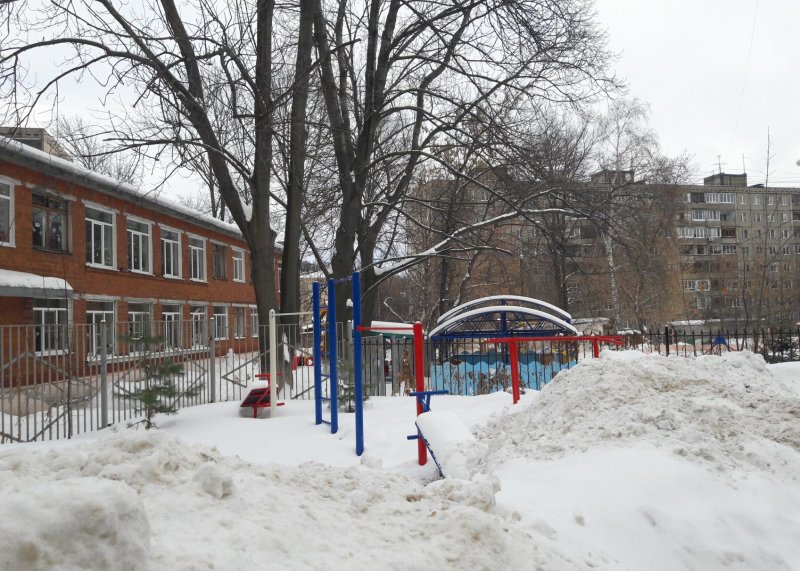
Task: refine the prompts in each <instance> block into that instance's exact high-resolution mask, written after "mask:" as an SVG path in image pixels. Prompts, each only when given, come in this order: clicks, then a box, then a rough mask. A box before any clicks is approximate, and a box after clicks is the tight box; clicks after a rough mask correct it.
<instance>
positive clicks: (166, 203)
mask: <svg viewBox="0 0 800 571" xmlns="http://www.w3.org/2000/svg"><path fill="white" fill-rule="evenodd" d="M0 159H4V160H7V161H9V162H12V163H15V164H20V165H22V166H27V167H31V166H33V167H37V168H40V169H44V170H46V172H47V173H48V174H52V175H53V176H56V177H58V178H61V179H63V180H66V181H68V182H73V183H76V184H80V185H82V186H86V187H88V188H91V189H93V190H96V191H98V192H102V193H104V194H108V195H111V196H115V197H119V198H122V199H124V200H129V201H130V202H133V203H136V204H147V205H148V206H150V207H155V209H157V210H161V211H164V212H166V213H168V214H171V215H173V216H175V217H177V218H181V219H183V220H186V221H188V222H192V223H195V224H200V225H201V226H206V227H213V228H214V229H215V230H219V231H221V232H224V233H226V234H229V235H231V236H235V237H236V238H239V239H241V238H243V236H242V231H241V230H240V229H239V227H238V226H237V225H236V224H231V223H229V222H225V221H224V220H219V219H217V218H214V217H213V216H209V215H207V214H203V213H202V212H198V211H197V210H195V209H193V208H189V207H188V206H184V205H183V204H181V203H179V202H176V201H174V200H170V199H169V198H165V197H162V196H155V195H153V194H152V193H150V192H146V191H142V190H140V189H138V188H136V187H135V186H132V185H130V184H127V183H124V182H121V181H119V180H116V179H114V178H112V177H110V176H106V175H104V174H101V173H98V172H95V171H91V170H89V169H87V168H84V167H82V166H80V165H76V164H74V163H71V162H70V161H68V160H65V159H62V158H59V157H56V156H54V155H51V154H48V153H45V152H44V151H40V150H38V149H34V148H33V147H29V146H28V145H24V144H23V143H19V142H17V141H13V140H11V139H8V138H6V137H2V136H0ZM278 244H279V243H278ZM278 244H276V248H278V249H280V245H278Z"/></svg>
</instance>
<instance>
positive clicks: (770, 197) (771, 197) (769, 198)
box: [767, 196, 775, 206]
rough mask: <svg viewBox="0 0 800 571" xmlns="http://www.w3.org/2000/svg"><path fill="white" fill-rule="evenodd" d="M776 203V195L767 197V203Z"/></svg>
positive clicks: (770, 204) (771, 204)
mask: <svg viewBox="0 0 800 571" xmlns="http://www.w3.org/2000/svg"><path fill="white" fill-rule="evenodd" d="M774 204H775V197H774V196H768V197H767V205H769V206H773V205H774Z"/></svg>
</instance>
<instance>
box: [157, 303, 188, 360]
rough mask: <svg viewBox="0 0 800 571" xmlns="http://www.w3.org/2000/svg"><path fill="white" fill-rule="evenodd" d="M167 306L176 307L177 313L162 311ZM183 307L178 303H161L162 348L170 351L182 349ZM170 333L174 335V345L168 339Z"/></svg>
mask: <svg viewBox="0 0 800 571" xmlns="http://www.w3.org/2000/svg"><path fill="white" fill-rule="evenodd" d="M167 306H176V307H177V308H178V311H164V308H165V307H167ZM182 318H183V305H182V304H180V303H162V304H161V321H162V322H163V327H164V329H163V336H164V346H165V347H169V348H170V349H180V348H181V347H183V319H182ZM170 331H175V333H176V337H177V339H176V343H175V344H173V343H172V342H171V339H170V334H169V332H170Z"/></svg>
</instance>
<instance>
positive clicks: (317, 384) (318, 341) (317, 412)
mask: <svg viewBox="0 0 800 571" xmlns="http://www.w3.org/2000/svg"><path fill="white" fill-rule="evenodd" d="M311 293H312V297H313V300H314V302H313V303H314V424H322V351H321V350H320V346H321V345H322V327H321V325H322V324H321V319H320V315H319V282H314V283H313V284H311Z"/></svg>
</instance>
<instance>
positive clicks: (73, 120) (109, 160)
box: [55, 115, 142, 186]
mask: <svg viewBox="0 0 800 571" xmlns="http://www.w3.org/2000/svg"><path fill="white" fill-rule="evenodd" d="M55 137H56V139H58V142H59V143H60V144H61V146H62V147H63V148H64V150H65V151H66V152H67V153H68V154H69V155H70V156H71V157H72V159H73V160H74V161H75V162H76V163H78V164H79V165H81V166H82V167H84V168H86V169H89V170H91V171H95V172H99V173H102V174H105V175H108V176H110V177H112V178H114V179H116V180H118V181H120V182H125V183H128V184H130V185H132V186H139V183H140V182H141V180H142V163H141V160H140V157H139V156H138V155H136V153H132V152H130V151H127V152H126V151H125V150H122V151H120V150H119V149H116V148H115V146H114V145H113V144H111V143H109V142H108V141H105V140H103V135H102V132H101V131H100V130H99V129H97V128H96V127H93V126H92V124H90V123H89V122H88V121H87V120H86V119H84V118H83V117H80V116H77V115H76V116H66V117H59V118H58V120H57V121H56V125H55Z"/></svg>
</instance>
